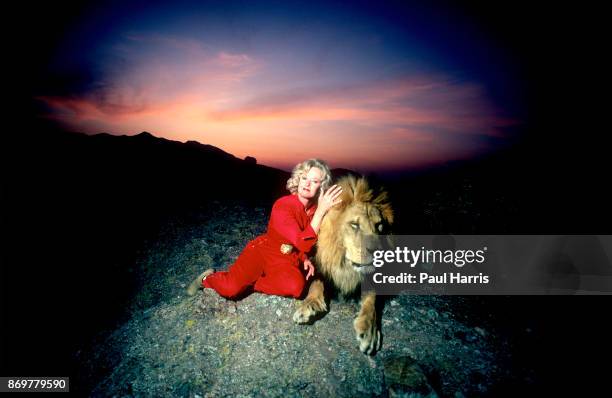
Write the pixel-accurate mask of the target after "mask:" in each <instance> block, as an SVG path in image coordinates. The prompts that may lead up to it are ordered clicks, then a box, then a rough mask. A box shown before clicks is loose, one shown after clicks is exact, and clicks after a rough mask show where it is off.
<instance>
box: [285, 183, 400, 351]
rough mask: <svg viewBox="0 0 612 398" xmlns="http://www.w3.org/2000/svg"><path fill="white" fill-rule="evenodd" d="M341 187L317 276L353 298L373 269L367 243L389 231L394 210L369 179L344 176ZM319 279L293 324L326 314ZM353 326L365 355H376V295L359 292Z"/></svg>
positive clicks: (324, 228)
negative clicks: (359, 296) (366, 275)
mask: <svg viewBox="0 0 612 398" xmlns="http://www.w3.org/2000/svg"><path fill="white" fill-rule="evenodd" d="M338 185H340V186H342V202H341V203H340V204H339V205H337V206H334V207H333V208H332V209H330V210H329V212H328V213H327V215H326V216H325V218H324V219H323V222H322V224H321V227H320V230H319V236H318V241H317V249H316V255H315V258H314V260H315V264H316V268H317V273H318V274H320V277H322V278H323V279H324V280H325V282H327V285H329V286H333V287H334V288H335V289H337V291H339V293H341V294H342V295H344V296H350V295H352V294H355V293H359V290H360V287H361V283H362V281H363V280H364V275H365V274H366V272H368V271H371V270H372V252H371V250H372V249H371V248H370V247H367V245H364V244H363V242H364V241H372V239H367V238H371V237H376V235H380V234H383V233H385V234H386V233H388V232H389V231H390V227H391V226H392V224H393V209H392V207H391V204H390V202H389V199H388V194H387V192H385V191H380V192H375V191H374V190H373V189H372V188H370V186H369V184H368V181H367V180H366V179H365V178H355V177H353V176H346V177H343V178H341V179H340V180H339V181H338ZM364 238H365V239H364ZM364 246H366V247H364ZM320 277H317V278H315V279H314V280H313V281H312V283H311V284H310V288H309V290H308V294H307V296H306V298H305V299H304V300H303V301H302V302H301V303H300V304H299V305H298V309H297V310H296V311H295V313H294V314H293V320H294V322H296V323H298V324H304V323H311V322H313V321H314V320H316V319H317V318H318V317H320V316H321V315H322V314H323V313H325V312H327V304H326V301H325V287H324V286H325V284H324V281H323V280H321V278H320ZM353 327H354V329H355V333H356V337H357V341H358V342H359V349H360V350H361V351H362V352H363V353H366V354H368V355H372V354H374V353H375V352H376V351H378V350H380V347H381V344H382V340H381V333H380V322H378V318H377V309H376V293H375V292H373V291H362V292H361V309H360V311H359V314H358V316H357V318H355V321H354V322H353Z"/></svg>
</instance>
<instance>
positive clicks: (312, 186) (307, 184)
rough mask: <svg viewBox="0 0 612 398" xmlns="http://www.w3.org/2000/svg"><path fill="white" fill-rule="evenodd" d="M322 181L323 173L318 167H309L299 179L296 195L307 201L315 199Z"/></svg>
mask: <svg viewBox="0 0 612 398" xmlns="http://www.w3.org/2000/svg"><path fill="white" fill-rule="evenodd" d="M322 181H323V171H322V170H321V169H319V168H318V167H311V168H310V170H308V172H307V173H304V174H302V176H301V177H300V182H299V183H298V190H297V194H298V195H299V196H301V197H302V198H304V199H308V200H310V199H314V198H316V196H317V195H318V193H319V188H320V187H321V182H322Z"/></svg>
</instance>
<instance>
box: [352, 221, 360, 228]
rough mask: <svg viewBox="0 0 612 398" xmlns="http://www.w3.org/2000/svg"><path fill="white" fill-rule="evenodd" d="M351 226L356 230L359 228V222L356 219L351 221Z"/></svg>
mask: <svg viewBox="0 0 612 398" xmlns="http://www.w3.org/2000/svg"><path fill="white" fill-rule="evenodd" d="M351 228H353V229H355V230H357V229H359V223H357V222H355V221H353V222H351Z"/></svg>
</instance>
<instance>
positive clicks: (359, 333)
mask: <svg viewBox="0 0 612 398" xmlns="http://www.w3.org/2000/svg"><path fill="white" fill-rule="evenodd" d="M353 327H354V328H355V333H356V337H357V341H358V342H359V349H360V350H361V352H363V353H365V354H368V355H373V354H375V353H376V351H378V350H380V347H381V345H382V338H381V334H380V330H379V329H378V328H377V327H376V319H374V318H373V317H368V316H364V315H361V316H358V317H357V318H355V321H354V322H353Z"/></svg>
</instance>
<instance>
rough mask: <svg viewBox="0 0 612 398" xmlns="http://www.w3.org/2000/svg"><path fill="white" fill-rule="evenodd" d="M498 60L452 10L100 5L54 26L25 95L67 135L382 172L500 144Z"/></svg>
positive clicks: (506, 103) (509, 90)
mask: <svg viewBox="0 0 612 398" xmlns="http://www.w3.org/2000/svg"><path fill="white" fill-rule="evenodd" d="M40 34H44V32H40ZM512 65H513V60H512V58H511V57H510V55H509V54H506V53H504V49H503V48H501V47H500V46H499V45H498V43H496V42H495V40H494V39H493V38H492V37H491V36H488V32H487V31H486V30H485V29H483V28H482V27H480V26H479V25H478V24H477V23H476V22H475V20H474V19H472V18H471V16H470V14H469V13H468V12H464V11H462V10H460V9H456V8H455V9H450V8H448V7H447V8H444V7H430V8H425V7H423V6H420V7H417V6H413V5H402V6H401V7H400V6H398V5H397V3H386V2H384V1H381V2H375V3H373V4H370V5H368V4H367V3H362V2H354V3H351V4H346V3H336V2H331V1H329V2H327V1H326V2H320V3H317V2H306V3H302V5H300V4H299V3H292V2H259V1H258V2H230V1H223V2H205V1H198V2H195V1H194V2H185V1H173V2H133V3H130V2H108V3H104V4H103V5H96V6H95V7H94V6H91V7H84V8H83V10H82V12H81V14H80V15H79V16H78V18H77V19H76V20H75V21H74V22H73V23H72V24H71V25H70V26H68V27H67V28H66V30H65V34H63V35H62V36H61V38H60V40H59V41H58V43H57V45H56V46H55V47H54V48H53V54H52V57H51V59H50V61H49V64H48V65H46V66H45V73H46V74H47V76H48V83H47V84H46V85H45V86H44V87H41V88H40V89H38V90H37V91H36V93H35V99H36V101H38V102H39V104H40V109H41V110H40V112H39V116H41V117H43V118H45V119H48V120H52V121H55V122H57V123H59V124H60V125H61V126H63V127H65V128H66V129H69V130H71V131H79V132H85V133H88V134H95V133H100V132H107V133H111V134H128V135H133V134H138V133H140V132H142V131H149V132H151V133H152V134H153V135H156V136H158V137H164V138H168V139H173V140H179V141H187V140H196V141H199V142H201V143H205V144H211V145H214V146H217V147H219V148H221V149H223V150H225V151H227V152H230V153H232V154H234V155H235V156H238V157H241V158H243V157H245V156H247V155H250V156H254V157H256V158H257V160H258V162H259V163H261V164H266V165H270V166H275V167H279V168H284V169H288V168H290V167H291V166H292V165H293V164H295V163H296V162H298V161H300V160H302V159H304V158H309V157H318V158H321V159H325V160H327V161H328V162H329V163H330V165H331V166H332V167H346V168H352V169H356V170H359V171H368V170H391V169H394V170H396V169H410V168H418V167H422V166H431V165H437V164H441V163H444V162H447V161H452V160H458V159H466V158H470V157H474V156H478V155H481V154H486V153H492V152H494V151H496V150H497V149H500V148H503V147H504V146H507V145H508V144H509V143H510V142H511V141H512V138H513V137H512V134H513V133H512V132H513V131H515V130H516V129H517V128H518V127H519V126H520V125H521V123H522V122H523V121H522V114H523V109H522V108H521V90H522V87H521V85H520V82H519V79H518V78H517V76H516V74H515V71H514V70H513V67H512Z"/></svg>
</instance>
